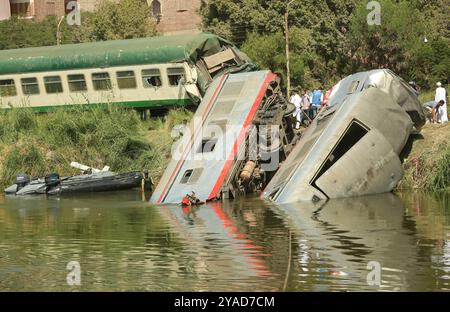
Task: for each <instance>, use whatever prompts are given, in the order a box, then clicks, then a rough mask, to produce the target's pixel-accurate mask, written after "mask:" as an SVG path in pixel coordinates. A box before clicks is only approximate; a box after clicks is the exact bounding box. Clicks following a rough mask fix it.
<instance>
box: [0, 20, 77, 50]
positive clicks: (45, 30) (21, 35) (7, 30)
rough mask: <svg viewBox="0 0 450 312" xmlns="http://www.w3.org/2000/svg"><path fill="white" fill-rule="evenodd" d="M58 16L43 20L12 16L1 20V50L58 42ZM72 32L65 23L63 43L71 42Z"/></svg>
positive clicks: (48, 44)
mask: <svg viewBox="0 0 450 312" xmlns="http://www.w3.org/2000/svg"><path fill="white" fill-rule="evenodd" d="M57 24H58V21H57V20H56V17H54V16H49V17H47V18H46V19H44V20H43V21H35V20H28V19H18V18H17V17H12V18H11V19H9V20H6V21H1V22H0V50H5V49H19V48H27V47H37V46H50V45H55V44H56V29H57ZM71 36H72V34H71V32H70V31H68V29H67V26H66V25H65V24H64V23H63V27H62V38H61V42H62V43H69V42H71Z"/></svg>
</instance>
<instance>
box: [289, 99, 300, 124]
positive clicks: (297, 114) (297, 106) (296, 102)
mask: <svg viewBox="0 0 450 312" xmlns="http://www.w3.org/2000/svg"><path fill="white" fill-rule="evenodd" d="M290 102H291V103H292V104H294V105H295V111H294V113H293V114H292V116H294V117H295V119H296V120H297V122H296V124H295V129H299V128H300V125H301V123H302V107H301V103H302V98H301V97H300V95H298V92H297V91H294V94H293V95H292V96H291V100H290Z"/></svg>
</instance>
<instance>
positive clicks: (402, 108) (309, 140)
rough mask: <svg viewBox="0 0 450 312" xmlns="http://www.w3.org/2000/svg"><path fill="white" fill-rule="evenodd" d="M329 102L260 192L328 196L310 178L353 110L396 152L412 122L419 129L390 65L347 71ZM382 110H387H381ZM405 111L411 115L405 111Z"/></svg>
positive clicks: (420, 118)
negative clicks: (315, 186)
mask: <svg viewBox="0 0 450 312" xmlns="http://www.w3.org/2000/svg"><path fill="white" fill-rule="evenodd" d="M329 104H330V105H329V108H328V109H327V110H323V111H321V112H320V113H319V115H318V116H317V118H316V119H315V120H314V122H313V123H312V124H311V125H310V127H309V128H308V129H307V130H306V131H305V133H304V134H303V136H302V138H301V139H300V140H299V142H298V143H297V145H296V146H295V148H294V149H293V151H292V152H291V154H290V155H289V156H288V158H287V159H286V161H285V162H284V163H283V164H282V166H281V168H280V169H279V170H278V172H277V173H276V174H275V176H274V177H273V178H272V180H271V181H270V182H269V184H268V185H267V187H266V189H265V190H264V192H263V194H262V196H263V197H264V198H266V199H270V200H274V201H276V202H278V203H287V202H293V201H298V200H311V199H312V197H314V196H316V197H318V198H319V199H326V198H327V196H326V195H325V194H324V193H323V192H321V191H319V190H318V188H313V187H312V186H311V183H310V182H311V181H312V179H313V176H314V175H315V174H316V172H318V170H319V169H320V166H321V165H322V163H323V162H324V161H326V157H328V155H329V153H330V151H331V150H332V149H333V147H334V146H335V145H336V142H338V140H339V139H340V137H341V134H342V133H343V132H344V131H345V129H346V128H347V127H348V125H349V123H350V122H351V120H352V118H354V116H358V115H361V114H363V115H364V120H363V121H364V123H365V124H366V125H367V126H369V128H372V129H377V134H378V136H377V137H378V138H383V140H382V141H383V142H380V146H382V148H384V149H385V150H386V152H389V153H397V154H398V153H400V152H401V149H402V148H403V146H404V144H405V143H406V140H407V138H408V136H409V134H410V132H411V130H412V128H413V125H415V126H416V127H417V128H418V129H420V127H421V126H422V125H423V124H424V122H425V116H424V113H423V109H422V106H421V104H420V102H419V100H418V99H417V96H416V94H415V93H414V91H413V90H412V89H411V88H410V87H409V86H408V85H407V84H406V83H404V82H403V81H402V80H401V79H400V78H399V77H397V76H395V75H394V74H393V73H392V72H391V71H389V70H373V71H369V72H361V73H357V74H354V75H351V76H348V77H346V78H345V79H343V80H341V81H340V82H339V83H338V84H337V85H336V86H335V88H334V90H333V92H332V95H331V96H330V99H329ZM382 111H384V113H386V112H388V113H389V114H390V115H389V116H385V115H382ZM405 112H406V113H408V116H409V117H410V118H409V117H408V116H405ZM394 125H395V126H396V127H395V129H394V128H393V127H394ZM393 129H394V130H395V131H392V130H393ZM392 132H394V133H395V135H392V134H391V133H392ZM383 135H384V136H383ZM391 156H392V157H391V158H392V159H393V158H394V157H393V155H391ZM397 158H398V156H397ZM393 161H394V160H393ZM398 163H400V161H399V160H398ZM392 166H393V165H392ZM351 169H353V168H351V167H349V168H348V170H351ZM348 172H350V171H348ZM394 172H395V178H396V179H399V178H401V177H399V175H401V172H397V171H395V170H394ZM343 179H345V177H343ZM388 186H389V187H390V185H388ZM300 193H301V195H300ZM360 195H363V194H360ZM352 196H353V194H352Z"/></svg>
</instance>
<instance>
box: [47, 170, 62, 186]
mask: <svg viewBox="0 0 450 312" xmlns="http://www.w3.org/2000/svg"><path fill="white" fill-rule="evenodd" d="M59 183H61V180H60V178H59V174H57V173H50V174H48V175H46V176H45V186H47V187H54V186H57V185H58V184H59Z"/></svg>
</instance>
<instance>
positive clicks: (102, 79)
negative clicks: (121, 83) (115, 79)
mask: <svg viewBox="0 0 450 312" xmlns="http://www.w3.org/2000/svg"><path fill="white" fill-rule="evenodd" d="M92 84H93V85H94V90H97V91H99V90H111V79H110V78H109V74H108V73H95V74H92Z"/></svg>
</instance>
